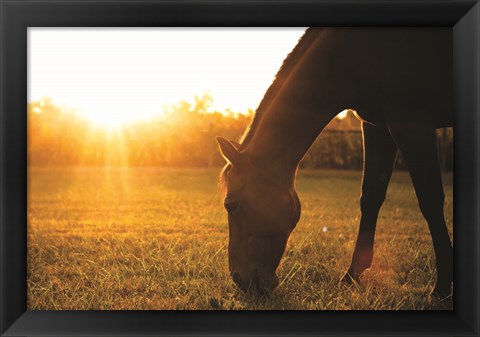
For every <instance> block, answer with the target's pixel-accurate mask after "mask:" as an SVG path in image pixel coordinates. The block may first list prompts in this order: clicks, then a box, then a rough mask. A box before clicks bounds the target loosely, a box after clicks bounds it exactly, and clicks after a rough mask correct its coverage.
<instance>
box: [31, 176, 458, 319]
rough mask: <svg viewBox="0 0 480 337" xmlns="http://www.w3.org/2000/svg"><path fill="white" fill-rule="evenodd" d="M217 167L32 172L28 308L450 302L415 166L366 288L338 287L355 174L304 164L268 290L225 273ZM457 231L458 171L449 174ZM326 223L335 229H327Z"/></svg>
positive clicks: (394, 200)
mask: <svg viewBox="0 0 480 337" xmlns="http://www.w3.org/2000/svg"><path fill="white" fill-rule="evenodd" d="M217 176H218V170H200V169H198V170H194V169H192V170H187V169H183V170H173V169H102V168H100V169H99V168H78V169H45V168H44V169H39V168H37V169H31V170H30V172H29V210H28V308H29V309H31V310H35V309H42V310H43V309H62V310H64V309H106V310H107V309H108V310H115V309H200V310H204V309H237V310H238V309H301V310H303V309H314V310H344V309H346V310H348V309H354V310H373V309H376V310H389V309H393V310H396V309H413V310H416V309H452V301H451V299H450V300H445V301H443V302H438V301H431V300H429V298H428V293H429V291H430V289H431V287H432V285H433V282H434V276H435V270H434V265H435V259H434V256H433V249H432V244H431V239H430V236H429V233H428V228H427V225H426V223H425V221H424V219H423V218H422V216H421V214H420V211H419V209H418V206H417V203H416V199H415V195H414V191H413V188H412V186H411V183H410V178H409V177H408V174H406V173H404V172H396V173H395V174H394V178H393V181H392V184H391V185H390V188H389V193H388V196H387V201H386V203H385V205H384V207H383V208H382V211H381V213H380V216H379V223H378V226H377V228H378V229H377V236H376V246H375V256H374V263H373V266H372V268H371V269H370V270H367V271H366V272H365V275H364V276H363V287H362V288H361V289H355V288H345V287H343V286H339V284H338V280H339V278H340V276H341V275H342V273H343V272H345V270H346V268H347V267H348V264H349V261H350V256H351V253H352V250H353V246H354V240H355V237H356V233H357V230H358V221H359V219H358V218H359V207H358V196H359V188H360V180H361V177H360V173H359V172H333V171H302V172H300V175H299V178H298V182H297V185H298V192H299V195H300V198H301V200H302V204H303V214H302V218H301V220H300V223H299V224H298V226H297V229H296V230H295V231H294V233H293V234H292V237H291V238H290V241H289V244H288V247H287V251H286V253H285V256H284V258H283V260H282V263H281V265H280V268H279V271H278V273H279V277H280V280H281V284H280V286H279V288H278V289H277V290H275V292H274V293H273V294H272V295H271V296H270V297H268V298H263V299H258V298H251V297H248V296H247V295H245V294H242V293H240V292H239V291H238V290H237V289H236V287H235V286H234V284H233V282H232V281H231V279H230V277H229V275H228V269H227V245H228V228H227V225H226V213H225V212H224V210H223V208H222V196H221V194H220V192H219V191H218V189H217ZM445 189H446V217H447V223H448V225H449V229H450V232H451V231H452V226H453V225H452V217H453V206H452V177H451V175H447V176H446V177H445ZM323 227H326V228H327V231H326V232H324V231H323V230H322V228H323Z"/></svg>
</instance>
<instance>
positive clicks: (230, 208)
mask: <svg viewBox="0 0 480 337" xmlns="http://www.w3.org/2000/svg"><path fill="white" fill-rule="evenodd" d="M224 206H225V208H226V209H227V212H228V213H233V212H235V210H236V209H237V208H238V201H228V202H225V203H224Z"/></svg>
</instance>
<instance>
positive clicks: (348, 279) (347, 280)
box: [340, 272, 360, 286]
mask: <svg viewBox="0 0 480 337" xmlns="http://www.w3.org/2000/svg"><path fill="white" fill-rule="evenodd" d="M340 283H341V284H345V285H348V286H350V285H357V286H358V285H359V283H360V278H359V277H358V276H354V275H351V274H350V273H349V272H346V273H345V275H343V277H342V278H341V279H340Z"/></svg>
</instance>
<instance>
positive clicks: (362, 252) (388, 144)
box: [342, 123, 397, 283]
mask: <svg viewBox="0 0 480 337" xmlns="http://www.w3.org/2000/svg"><path fill="white" fill-rule="evenodd" d="M362 132H363V147H364V151H363V180H362V195H361V198H360V208H361V218H360V229H359V231H358V236H357V242H356V244H355V250H354V252H353V257H352V262H351V264H350V267H349V268H348V271H347V273H346V274H345V275H344V276H343V278H342V281H343V282H346V283H352V282H353V280H354V281H356V282H359V277H360V274H362V272H363V271H364V270H365V269H367V268H369V267H370V266H371V264H372V259H373V241H374V237H375V227H376V224H377V217H378V212H379V211H380V207H381V206H382V204H383V201H384V200H385V195H386V192H387V186H388V183H389V181H390V178H391V176H392V171H393V167H394V165H395V157H396V154H397V146H396V144H395V143H394V141H393V139H392V137H391V135H390V132H389V131H388V129H387V128H386V127H383V126H373V125H369V124H367V123H362Z"/></svg>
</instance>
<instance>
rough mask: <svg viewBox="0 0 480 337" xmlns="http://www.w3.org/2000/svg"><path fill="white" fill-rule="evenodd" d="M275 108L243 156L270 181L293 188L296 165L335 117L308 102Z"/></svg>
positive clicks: (266, 117)
mask: <svg viewBox="0 0 480 337" xmlns="http://www.w3.org/2000/svg"><path fill="white" fill-rule="evenodd" d="M277 100H278V104H273V105H272V107H271V109H269V111H268V112H266V114H265V115H264V116H263V118H262V120H261V121H260V124H259V125H258V127H257V130H256V132H255V134H254V136H253V137H252V139H251V141H250V143H249V145H248V147H247V148H246V149H245V152H246V153H247V154H248V155H249V157H250V158H252V160H253V161H254V162H256V163H258V164H259V165H260V166H261V167H262V169H263V170H264V171H266V172H268V174H269V175H270V176H272V177H273V178H275V179H277V181H278V180H281V181H284V182H285V183H287V184H293V180H294V177H295V173H296V170H297V167H298V164H299V163H300V161H301V160H302V158H303V157H304V155H305V153H306V152H307V150H308V149H309V148H310V146H311V145H312V144H313V142H314V141H315V139H316V138H317V136H318V135H319V133H320V132H321V131H322V130H323V129H324V128H325V126H326V125H327V124H328V123H329V122H330V121H331V120H332V118H334V117H335V114H333V113H329V112H326V111H325V112H321V113H319V112H318V111H317V110H316V109H315V108H314V107H309V106H308V105H309V104H308V103H307V102H303V103H302V102H298V104H296V105H294V108H292V105H291V104H288V105H287V104H284V105H282V102H281V101H282V97H277Z"/></svg>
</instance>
